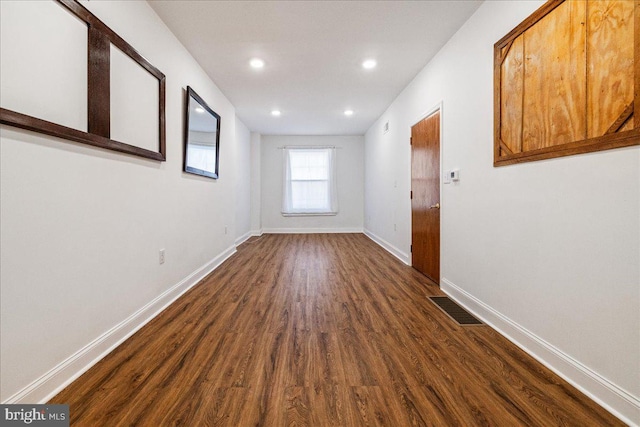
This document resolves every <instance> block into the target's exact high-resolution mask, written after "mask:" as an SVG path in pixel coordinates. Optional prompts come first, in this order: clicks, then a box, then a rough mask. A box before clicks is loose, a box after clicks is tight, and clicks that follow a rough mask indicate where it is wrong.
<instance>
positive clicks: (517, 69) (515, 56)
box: [500, 35, 524, 154]
mask: <svg viewBox="0 0 640 427" xmlns="http://www.w3.org/2000/svg"><path fill="white" fill-rule="evenodd" d="M523 41H524V35H520V36H519V37H518V38H516V39H515V40H514V41H513V43H512V44H511V47H510V49H509V50H508V53H507V54H506V55H505V57H504V61H503V62H502V66H501V75H502V78H503V79H505V81H507V82H509V84H508V85H506V84H505V85H503V86H502V87H501V89H500V90H501V91H502V93H501V96H500V101H501V106H500V114H501V117H500V121H501V123H502V126H501V130H500V138H501V139H502V142H503V143H504V144H505V145H506V147H507V149H501V154H502V153H504V154H513V153H519V152H521V151H522V108H523V99H524V43H523ZM505 49H506V48H505Z"/></svg>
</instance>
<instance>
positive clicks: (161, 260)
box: [160, 249, 164, 264]
mask: <svg viewBox="0 0 640 427" xmlns="http://www.w3.org/2000/svg"><path fill="white" fill-rule="evenodd" d="M160 264H164V249H160Z"/></svg>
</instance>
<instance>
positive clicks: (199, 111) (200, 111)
mask: <svg viewBox="0 0 640 427" xmlns="http://www.w3.org/2000/svg"><path fill="white" fill-rule="evenodd" d="M196 113H204V108H202V107H196Z"/></svg>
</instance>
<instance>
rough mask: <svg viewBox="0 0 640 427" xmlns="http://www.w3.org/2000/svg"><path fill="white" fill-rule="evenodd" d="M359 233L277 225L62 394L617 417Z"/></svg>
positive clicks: (372, 412)
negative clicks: (280, 231) (463, 322)
mask: <svg viewBox="0 0 640 427" xmlns="http://www.w3.org/2000/svg"><path fill="white" fill-rule="evenodd" d="M441 294H442V293H441V292H440V291H439V289H438V287H437V286H436V285H434V284H433V283H431V282H429V281H428V279H426V278H425V277H424V276H422V275H421V274H420V273H418V272H417V271H415V270H413V269H412V268H410V267H407V266H405V265H403V264H402V263H401V262H399V261H397V260H396V259H395V258H393V257H392V256H391V255H389V254H388V253H387V252H385V251H384V250H383V249H381V248H380V247H378V246H377V245H376V244H375V243H373V242H372V241H370V240H369V239H368V238H367V237H365V236H364V235H362V234H331V235H328V234H309V235H264V236H262V237H259V238H253V239H252V240H250V241H248V242H247V243H245V244H243V245H242V246H240V247H239V248H238V253H236V254H235V255H234V256H232V257H231V258H230V259H229V260H228V261H227V262H225V263H224V264H223V265H222V266H220V267H219V268H218V269H217V270H215V271H214V272H213V273H212V274H211V275H209V276H208V277H207V278H206V279H205V280H203V282H202V283H200V284H199V285H197V286H195V287H194V288H193V289H192V290H191V291H189V292H188V293H186V294H185V295H184V296H183V297H182V298H180V299H179V300H178V301H176V302H175V303H174V304H172V305H171V306H170V307H169V308H167V309H166V310H165V311H164V312H163V313H161V314H160V315H159V316H158V317H156V318H155V319H154V320H153V321H151V322H150V323H149V324H148V325H146V326H145V327H144V328H142V329H141V330H140V331H139V332H138V333H136V334H135V335H134V336H132V337H131V338H130V339H129V340H127V341H126V342H124V343H123V344H122V345H121V346H120V347H118V348H117V349H116V350H115V351H113V352H112V353H111V354H109V355H108V356H107V357H106V358H104V359H103V360H102V361H101V362H99V363H98V364H97V365H95V366H94V367H93V368H92V369H90V370H89V371H87V372H86V373H85V374H84V375H82V376H81V377H80V378H79V379H78V380H76V381H75V382H74V383H72V384H71V385H70V386H69V387H67V388H66V389H64V390H63V391H62V392H61V393H60V394H58V395H57V396H56V397H55V398H54V399H52V401H51V403H67V404H69V405H70V411H71V424H72V425H74V426H134V425H135V426H294V425H296V426H305V425H306V426H321V427H324V426H378V425H384V426H394V427H398V426H476V425H482V426H484V425H493V426H555V425H558V426H560V425H562V426H581V427H582V426H609V425H623V424H622V423H621V422H620V421H618V420H617V419H616V418H614V417H613V416H612V415H610V414H609V413H608V412H606V411H605V410H604V409H602V408H600V407H599V406H598V405H596V404H595V403H594V402H593V401H591V400H589V399H588V398H587V397H585V396H584V395H583V394H582V393H580V392H579V391H577V390H576V389H575V388H573V387H572V386H570V385H569V384H567V383H566V382H565V381H563V380H562V379H560V378H559V377H557V376H556V375H555V374H553V373H552V372H550V371H549V370H548V369H546V368H544V367H543V366H542V365H541V364H539V363H538V362H536V361H535V360H534V359H532V358H531V357H529V356H528V355H527V354H526V353H524V352H523V351H521V350H520V349H519V348H517V347H516V346H514V345H513V344H511V343H510V342H508V341H507V340H506V339H505V338H503V337H502V336H501V335H499V334H498V333H497V332H495V331H493V330H492V329H491V328H489V327H488V326H474V327H470V328H464V327H460V326H458V325H456V324H455V323H454V322H453V321H451V320H450V319H449V318H448V317H447V316H446V315H445V314H444V313H442V312H441V311H440V310H439V309H438V308H437V307H435V305H433V304H432V303H431V302H429V300H428V299H427V296H429V295H441Z"/></svg>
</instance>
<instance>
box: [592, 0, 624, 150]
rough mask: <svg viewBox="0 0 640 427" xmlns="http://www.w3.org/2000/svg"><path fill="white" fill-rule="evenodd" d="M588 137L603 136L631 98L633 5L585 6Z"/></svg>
mask: <svg viewBox="0 0 640 427" xmlns="http://www.w3.org/2000/svg"><path fill="white" fill-rule="evenodd" d="M588 7H589V18H588V20H587V24H588V25H587V101H588V102H587V120H588V127H587V128H588V135H587V137H588V138H593V137H596V136H601V135H604V134H605V133H606V132H607V130H608V129H609V128H610V127H611V125H612V124H613V123H614V121H616V119H617V118H618V117H620V114H622V112H623V111H624V110H625V109H626V108H627V106H628V105H629V104H630V103H633V98H634V78H633V77H634V71H635V70H634V46H633V40H634V2H633V1H628V0H601V1H591V2H589V3H588Z"/></svg>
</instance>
